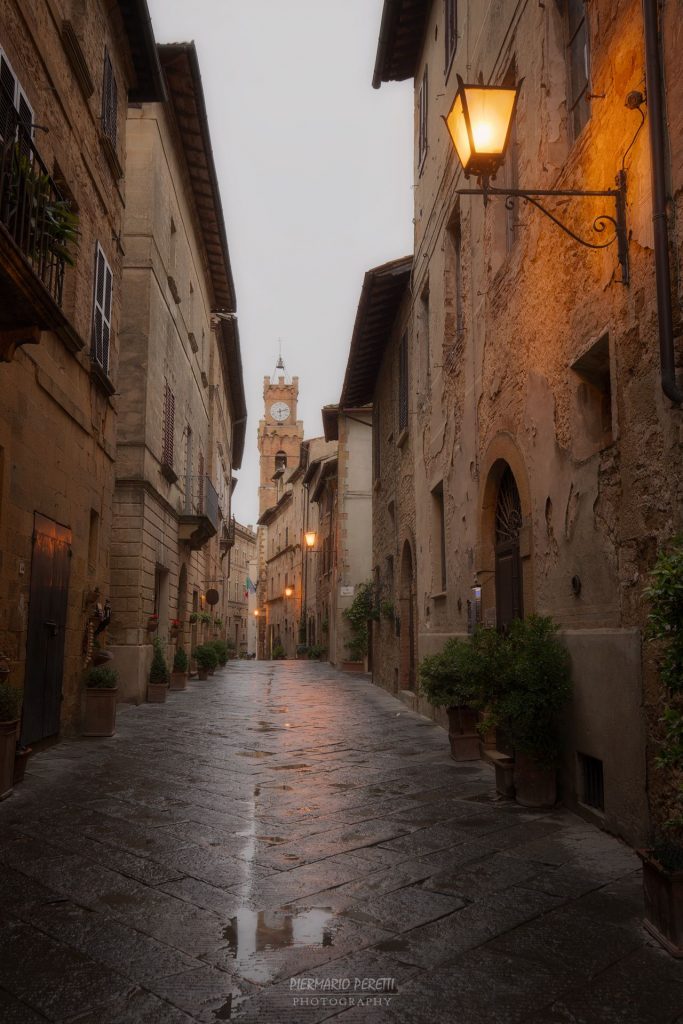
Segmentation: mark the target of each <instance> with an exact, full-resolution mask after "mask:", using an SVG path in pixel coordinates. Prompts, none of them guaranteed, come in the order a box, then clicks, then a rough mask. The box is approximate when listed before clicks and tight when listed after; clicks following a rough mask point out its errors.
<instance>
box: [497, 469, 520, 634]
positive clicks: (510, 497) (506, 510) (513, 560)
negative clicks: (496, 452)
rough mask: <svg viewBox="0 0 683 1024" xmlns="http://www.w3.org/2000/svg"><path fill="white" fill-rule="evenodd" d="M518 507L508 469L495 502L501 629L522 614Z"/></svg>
mask: <svg viewBox="0 0 683 1024" xmlns="http://www.w3.org/2000/svg"><path fill="white" fill-rule="evenodd" d="M521 528H522V505H521V501H520V498H519V491H518V490H517V484H516V482H515V478H514V476H513V474H512V470H511V469H510V467H509V466H508V467H507V468H506V469H505V471H504V473H503V476H502V477H501V481H500V486H499V489H498V500H497V503H496V625H497V627H498V629H500V630H505V629H506V628H507V627H508V626H509V625H510V623H511V622H512V621H513V619H521V618H522V617H523V615H524V610H523V607H522V563H521V559H520V554H519V534H520V530H521Z"/></svg>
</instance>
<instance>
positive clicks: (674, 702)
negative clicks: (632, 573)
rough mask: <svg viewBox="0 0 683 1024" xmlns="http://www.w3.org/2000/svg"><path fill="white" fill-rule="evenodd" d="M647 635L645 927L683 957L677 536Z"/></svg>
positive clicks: (655, 579)
mask: <svg viewBox="0 0 683 1024" xmlns="http://www.w3.org/2000/svg"><path fill="white" fill-rule="evenodd" d="M645 597H646V598H648V599H649V601H650V612H649V615H648V639H649V640H650V642H652V643H653V644H655V645H656V649H657V663H658V664H657V667H658V672H659V679H660V681H661V683H662V690H663V692H662V697H661V704H662V712H661V715H660V717H659V723H658V724H659V730H660V731H659V735H658V736H657V737H656V742H657V746H658V756H657V759H656V761H655V767H656V769H657V771H658V773H659V775H660V779H661V782H662V784H663V786H662V800H661V802H660V803H659V804H658V807H657V811H658V818H657V820H656V825H655V828H656V831H655V837H654V842H653V843H652V845H651V847H649V848H648V849H646V850H639V851H638V852H639V854H640V857H641V860H642V862H643V892H644V897H645V927H646V928H647V930H648V931H649V932H650V934H651V935H652V936H654V938H656V939H657V941H658V942H659V943H660V944H661V945H662V946H663V947H664V948H665V949H666V950H667V951H668V952H669V953H671V955H672V956H675V957H679V958H681V957H683V538H678V539H676V540H675V541H674V542H673V543H672V544H671V545H670V546H669V548H668V549H667V550H664V551H662V552H660V554H659V556H658V558H657V561H656V563H655V566H654V568H653V570H652V573H651V576H650V586H649V587H648V588H647V590H646V591H645Z"/></svg>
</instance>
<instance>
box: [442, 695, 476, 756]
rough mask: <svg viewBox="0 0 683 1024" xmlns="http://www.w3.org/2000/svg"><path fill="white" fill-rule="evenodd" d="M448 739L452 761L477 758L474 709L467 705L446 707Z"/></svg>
mask: <svg viewBox="0 0 683 1024" xmlns="http://www.w3.org/2000/svg"><path fill="white" fill-rule="evenodd" d="M447 711H448V739H449V741H450V744H451V757H452V758H453V760H454V761H478V760H479V733H478V732H477V722H478V720H479V716H478V714H477V712H476V711H472V710H471V709H470V708H467V707H452V708H447Z"/></svg>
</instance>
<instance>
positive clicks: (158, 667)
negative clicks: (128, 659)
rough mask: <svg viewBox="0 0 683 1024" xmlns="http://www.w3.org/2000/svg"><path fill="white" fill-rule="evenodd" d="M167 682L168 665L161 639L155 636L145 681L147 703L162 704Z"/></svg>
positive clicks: (164, 698)
mask: <svg viewBox="0 0 683 1024" xmlns="http://www.w3.org/2000/svg"><path fill="white" fill-rule="evenodd" d="M168 684H169V672H168V665H167V664H166V658H165V657H164V652H163V647H162V643H161V640H160V639H159V638H158V637H156V638H155V640H154V654H153V655H152V665H151V667H150V670H149V680H148V682H147V703H148V704H163V703H164V701H165V700H166V691H167V690H168Z"/></svg>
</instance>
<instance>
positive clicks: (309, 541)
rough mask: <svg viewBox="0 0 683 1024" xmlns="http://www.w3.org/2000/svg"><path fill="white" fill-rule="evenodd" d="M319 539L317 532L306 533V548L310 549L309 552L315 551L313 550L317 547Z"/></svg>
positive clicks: (309, 531) (308, 531)
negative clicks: (316, 543)
mask: <svg viewBox="0 0 683 1024" xmlns="http://www.w3.org/2000/svg"><path fill="white" fill-rule="evenodd" d="M317 539H318V534H317V533H316V532H315V530H307V531H306V533H305V534H304V540H305V541H306V547H307V548H308V550H309V551H312V550H313V548H314V547H315V542H316V541H317Z"/></svg>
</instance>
